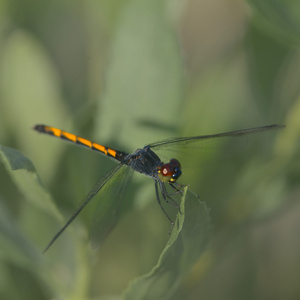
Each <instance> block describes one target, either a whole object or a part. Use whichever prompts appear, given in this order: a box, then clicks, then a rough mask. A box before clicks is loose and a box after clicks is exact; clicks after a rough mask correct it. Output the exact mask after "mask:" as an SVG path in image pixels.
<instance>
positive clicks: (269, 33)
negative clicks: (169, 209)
mask: <svg viewBox="0 0 300 300" xmlns="http://www.w3.org/2000/svg"><path fill="white" fill-rule="evenodd" d="M0 29H1V30H0V144H1V145H2V146H6V147H10V148H15V149H18V150H19V151H20V152H22V153H23V154H24V155H26V157H27V158H28V159H29V160H28V161H26V160H23V161H19V160H20V156H19V154H18V153H15V152H9V153H10V155H11V157H10V158H11V159H12V160H13V163H14V164H15V165H18V163H20V164H22V163H25V168H26V169H28V170H29V171H30V172H29V173H30V175H28V174H29V173H28V174H27V173H26V172H25V173H18V172H19V171H13V172H11V171H10V169H9V168H8V167H7V164H5V159H3V162H4V164H1V165H0V206H1V208H0V279H1V280H0V298H1V299H72V300H73V299H122V293H123V291H124V290H125V289H126V288H128V286H130V282H131V281H132V280H133V279H135V278H137V277H138V276H141V275H143V274H145V273H147V272H149V271H150V270H151V268H152V267H153V266H154V265H155V264H156V263H157V261H158V258H159V255H160V253H161V251H162V250H163V249H164V246H165V244H166V243H167V240H168V235H167V232H168V230H169V223H168V221H167V220H166V218H165V217H164V215H163V214H162V212H161V210H160V208H159V207H158V205H157V203H156V200H155V194H154V186H153V182H152V180H150V179H148V178H143V176H139V175H137V176H134V180H133V182H132V184H131V187H130V191H129V196H130V197H131V199H132V200H133V201H134V202H133V203H134V204H133V207H132V208H131V210H130V211H129V212H128V214H127V215H126V216H125V217H124V218H123V219H122V220H121V221H120V224H119V225H118V226H117V227H116V229H115V230H114V231H113V232H112V233H111V235H110V236H109V237H108V239H107V240H106V242H105V243H104V244H103V245H101V247H99V248H98V249H96V250H94V249H92V248H91V246H90V243H89V237H88V232H89V220H90V219H91V218H92V214H91V213H89V211H88V210H87V212H86V213H83V214H82V215H80V216H79V217H78V219H77V220H76V221H75V222H74V224H72V226H70V228H69V229H68V230H67V231H66V232H65V233H64V234H63V236H61V238H60V239H59V240H57V242H56V243H55V244H54V245H53V247H52V248H51V249H50V250H49V252H47V253H46V254H44V255H42V254H41V252H42V250H43V248H44V247H45V246H46V245H47V243H48V242H49V241H50V239H51V238H52V236H53V235H54V233H55V232H56V231H57V230H58V229H59V228H60V227H61V225H62V224H63V222H64V220H66V219H67V218H68V217H69V216H70V214H71V213H72V211H73V210H74V209H75V208H76V206H77V205H78V203H79V202H80V200H82V199H83V197H84V196H85V195H86V193H87V192H88V191H89V189H90V188H91V187H92V186H93V185H94V184H95V183H96V182H97V180H98V179H99V178H101V176H102V175H104V174H105V173H106V172H107V170H109V168H110V167H112V166H113V165H114V163H113V162H112V161H110V160H108V159H107V158H105V157H101V156H100V155H99V154H97V153H93V152H92V151H88V150H84V149H82V148H80V147H76V146H72V145H70V144H67V143H65V142H63V141H59V140H57V139H56V140H55V139H52V138H50V137H47V136H42V135H39V134H37V133H36V132H34V131H33V130H31V128H32V127H33V126H34V125H35V124H39V123H41V124H47V125H51V126H55V127H58V128H62V129H64V130H67V131H69V132H72V133H75V134H78V135H80V136H82V137H86V138H89V139H92V140H94V141H98V142H100V143H103V144H104V145H108V146H111V147H116V148H117V149H120V150H124V151H129V152H132V151H134V150H135V149H137V148H139V147H142V146H144V145H145V144H147V143H151V142H154V141H156V140H160V139H164V138H169V137H173V136H193V135H204V134H213V133H220V132H225V131H230V130H237V129H243V128H250V127H256V126H263V125H267V124H273V123H279V124H285V125H287V127H286V128H285V129H284V130H281V131H278V132H270V134H268V133H266V134H263V135H260V137H258V138H257V140H256V139H253V143H252V141H251V147H248V146H246V147H244V149H241V150H242V151H239V149H237V151H236V153H238V156H236V157H234V158H233V159H232V160H230V162H224V163H220V164H219V163H212V164H208V165H207V166H206V165H205V166H203V167H202V166H201V165H199V164H198V163H197V162H196V161H191V162H190V163H191V165H193V166H194V168H191V170H190V172H189V171H188V170H187V171H186V172H185V173H184V174H185V177H184V182H183V183H185V184H190V185H191V189H192V190H193V191H194V192H196V193H198V194H199V195H200V198H201V200H202V201H204V202H205V203H206V205H207V207H208V208H211V210H210V218H211V225H212V231H211V236H210V240H209V241H208V243H207V245H206V248H205V251H204V252H203V253H202V255H199V258H198V260H197V263H195V265H194V266H193V267H192V268H189V269H188V270H187V271H186V272H185V273H183V274H182V278H181V280H180V281H179V282H177V284H176V289H175V288H174V289H173V290H170V292H169V295H168V297H169V298H170V299H175V300H176V299H191V300H192V299H210V300H211V299H299V298H300V285H299V282H300V239H299V231H300V203H299V196H300V189H299V178H300V171H299V170H300V156H299V133H300V97H299V96H300V93H299V92H300V84H299V83H300V82H299V78H300V55H299V49H300V38H299V37H300V2H297V1H276V2H275V1H263V2H262V1H256V0H248V1H242V0H227V1H224V0H210V1H209V0H189V1H188V0H186V1H183V0H181V1H180V0H168V1H163V0H127V1H124V0H122V1H121V0H120V1H119V0H111V1H102V0H98V1H91V0H87V1H79V0H73V1H42V0H40V1H38V0H24V1H17V0H10V1H8V0H2V1H1V2H0ZM1 149H2V151H4V150H5V149H6V150H7V148H1ZM3 149H4V150H3ZM224 151H225V149H220V152H219V153H218V154H217V156H218V160H217V161H220V162H221V161H222V159H219V158H222V155H220V156H219V154H220V153H222V152H224ZM226 151H234V152H235V149H232V147H231V148H229V150H228V149H227V148H226ZM4 152H5V151H4ZM14 155H15V156H14ZM225 156H227V155H225ZM208 158H209V161H210V158H215V157H212V156H211V155H210V154H209V153H208ZM30 161H31V162H32V164H33V165H34V167H35V169H34V167H33V165H31V163H30ZM211 161H213V159H211ZM23 167H24V166H23ZM34 170H36V171H34ZM16 174H17V175H16ZM18 174H19V175H18ZM26 174H27V175H28V176H26ZM37 174H38V175H37ZM39 180H40V181H41V182H42V186H43V187H42V186H40V187H39V188H37V186H38V185H37V184H35V186H34V187H31V185H30V184H31V181H35V182H37V183H39V182H40V181H39ZM199 234H201V232H200V233H199ZM197 239H201V237H200V236H198V235H197V234H195V240H197ZM192 246H193V245H191V247H192ZM178 255H179V256H180V253H178ZM162 286H163V285H162ZM152 288H153V289H155V286H154V287H152ZM158 295H159V294H158ZM132 299H133V298H132ZM136 299H146V298H139V297H138V296H136ZM156 299H160V298H159V296H157V298H156ZM164 299H166V298H164Z"/></svg>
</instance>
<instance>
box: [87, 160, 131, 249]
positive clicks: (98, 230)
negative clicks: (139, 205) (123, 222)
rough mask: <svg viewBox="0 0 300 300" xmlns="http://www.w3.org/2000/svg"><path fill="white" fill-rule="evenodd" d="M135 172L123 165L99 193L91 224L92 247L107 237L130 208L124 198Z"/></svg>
mask: <svg viewBox="0 0 300 300" xmlns="http://www.w3.org/2000/svg"><path fill="white" fill-rule="evenodd" d="M133 172H134V171H133V169H132V168H130V167H128V166H127V165H121V167H120V168H118V169H117V170H116V172H114V174H113V176H110V178H109V180H108V181H106V184H105V186H103V188H102V189H101V191H100V192H99V194H98V195H97V198H99V201H97V203H95V207H94V217H93V220H92V226H91V242H92V247H96V246H98V245H99V244H100V243H101V242H102V241H103V240H104V239H105V238H106V236H107V235H108V234H109V232H110V231H111V230H112V229H113V228H114V226H115V225H116V223H117V222H118V220H119V219H120V218H121V217H122V216H123V215H124V213H125V212H126V210H127V209H128V208H129V206H130V202H124V201H122V200H123V199H124V196H125V193H126V191H127V188H128V186H129V183H130V181H131V178H132V175H133Z"/></svg>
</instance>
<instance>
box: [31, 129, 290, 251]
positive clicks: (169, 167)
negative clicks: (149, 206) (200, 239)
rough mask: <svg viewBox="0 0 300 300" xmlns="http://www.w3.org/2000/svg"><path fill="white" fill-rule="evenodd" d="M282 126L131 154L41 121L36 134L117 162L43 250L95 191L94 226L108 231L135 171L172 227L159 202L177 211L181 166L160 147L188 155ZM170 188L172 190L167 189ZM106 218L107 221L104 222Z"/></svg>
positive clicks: (176, 141) (173, 141)
mask: <svg viewBox="0 0 300 300" xmlns="http://www.w3.org/2000/svg"><path fill="white" fill-rule="evenodd" d="M283 127H285V126H284V125H278V124H273V125H267V126H262V127H255V128H249V129H243V130H237V131H230V132H225V133H219V134H211V135H202V136H192V137H178V138H170V139H165V140H162V141H158V142H154V143H151V144H148V145H146V146H144V147H143V148H141V149H137V150H136V151H135V152H133V153H127V152H124V151H119V150H116V149H113V148H110V147H107V146H104V145H102V144H98V143H95V142H92V141H91V140H88V139H85V138H82V137H80V136H77V135H74V134H72V133H69V132H66V131H64V130H61V129H58V128H54V127H51V126H47V125H41V124H39V125H36V126H34V128H33V129H34V130H36V131H38V132H39V133H43V134H48V135H51V136H54V137H57V138H60V139H63V140H66V141H68V142H72V143H74V144H77V145H80V146H84V147H86V148H89V149H92V150H94V151H96V152H98V153H100V154H102V155H104V156H107V157H110V158H111V159H113V160H115V161H116V162H118V164H117V165H116V166H115V167H113V168H112V169H111V170H110V171H109V172H108V173H107V174H106V175H105V176H104V177H102V178H101V179H100V181H98V182H97V183H96V184H95V185H94V187H93V188H92V189H91V190H90V192H89V193H88V194H87V195H86V197H85V198H84V199H83V201H82V202H81V204H80V205H79V207H78V208H77V209H76V210H75V211H74V213H73V214H72V215H71V217H70V218H69V219H68V220H67V222H66V223H65V225H64V226H63V227H62V228H61V229H60V230H59V231H58V232H57V233H56V234H55V235H54V237H53V238H52V239H51V240H50V242H49V243H48V245H47V246H46V248H45V249H44V251H43V252H44V253H45V252H46V251H47V250H48V249H49V248H50V247H51V246H52V245H53V243H54V242H55V241H56V240H57V238H58V237H59V236H60V235H61V234H62V233H63V232H64V231H65V229H66V228H67V227H68V226H69V225H70V224H71V223H72V222H73V221H74V219H75V218H76V217H77V216H78V215H79V214H80V212H81V211H82V210H83V209H84V208H85V207H86V206H87V205H88V204H89V203H90V201H91V200H92V199H93V198H94V197H95V196H96V194H98V193H99V192H101V193H100V194H101V195H100V201H103V203H104V204H103V205H102V208H101V206H100V208H101V209H100V210H99V211H98V213H99V214H100V216H99V218H98V220H100V221H99V224H97V226H98V227H101V226H103V227H106V228H103V232H104V234H103V236H106V235H107V234H108V232H109V231H110V230H111V227H112V226H113V225H112V224H114V223H115V222H114V221H112V220H111V219H114V220H115V221H116V220H117V218H118V208H117V207H113V205H116V204H117V202H120V201H121V200H122V199H123V198H124V195H125V191H126V189H127V187H128V185H129V183H130V180H131V178H132V175H133V173H134V172H139V173H141V174H144V175H146V176H148V177H150V178H152V179H153V180H154V186H155V193H156V199H157V202H158V204H159V206H160V208H161V209H162V211H163V213H164V214H165V216H166V217H167V219H168V220H169V221H170V223H171V229H170V230H172V228H173V226H174V221H173V219H172V218H171V217H170V216H169V214H168V213H167V211H166V209H165V208H164V206H163V205H162V201H164V203H167V204H170V205H172V206H174V207H176V208H177V209H178V211H179V213H180V206H179V204H178V203H177V201H175V199H174V195H175V194H180V193H181V188H182V187H183V186H185V185H183V184H179V183H178V182H177V180H178V179H179V178H180V176H181V175H182V165H181V163H180V160H179V158H178V157H175V156H174V157H171V158H170V159H169V160H168V161H162V159H161V157H160V156H159V155H158V154H157V153H159V151H161V150H163V151H165V152H169V153H172V154H173V153H175V155H176V151H177V153H178V152H180V151H181V150H183V149H184V150H185V152H186V153H187V154H186V155H187V156H189V153H192V152H194V153H196V154H197V152H199V150H200V149H201V147H205V145H207V144H209V143H211V144H219V143H220V142H222V141H224V140H228V139H230V141H229V143H231V140H232V139H233V138H241V137H248V136H252V135H253V134H256V133H261V132H265V131H270V130H276V129H280V128H283ZM169 156H170V155H169ZM170 189H171V191H173V192H170ZM105 203H111V205H105ZM108 219H110V220H109V221H108ZM107 221H108V222H107ZM107 224H108V225H107Z"/></svg>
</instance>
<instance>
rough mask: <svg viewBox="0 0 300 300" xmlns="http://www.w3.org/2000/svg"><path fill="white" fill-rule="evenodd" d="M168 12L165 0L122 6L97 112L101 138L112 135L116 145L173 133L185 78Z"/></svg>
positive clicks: (135, 1) (135, 0)
mask: <svg viewBox="0 0 300 300" xmlns="http://www.w3.org/2000/svg"><path fill="white" fill-rule="evenodd" d="M166 13H167V5H166V1H161V0H152V1H140V0H131V1H128V4H127V5H126V6H124V7H123V11H122V12H121V13H120V19H119V22H118V27H117V30H116V32H115V35H114V37H113V40H112V46H111V48H112V49H111V54H110V64H109V69H108V71H107V77H106V88H105V94H104V95H103V99H102V102H101V105H99V110H98V112H97V115H96V120H97V124H96V130H97V132H101V138H102V139H106V140H109V139H111V138H112V137H114V139H115V140H117V141H118V144H119V145H125V146H127V147H132V146H133V145H135V146H134V147H138V146H139V147H140V146H142V145H144V144H145V143H147V142H151V140H153V139H154V137H155V139H161V138H164V137H166V136H167V135H170V134H171V135H174V130H175V129H177V128H176V126H178V123H176V124H175V125H174V118H176V116H178V115H179V114H180V110H181V108H182V106H181V103H182V100H183V97H182V95H183V83H184V81H183V71H182V66H181V60H180V53H179V48H178V44H177V41H176V39H175V35H174V32H173V31H172V30H171V27H170V24H168V22H167V18H166ZM170 103H171V105H170ZM128 116H130V117H128Z"/></svg>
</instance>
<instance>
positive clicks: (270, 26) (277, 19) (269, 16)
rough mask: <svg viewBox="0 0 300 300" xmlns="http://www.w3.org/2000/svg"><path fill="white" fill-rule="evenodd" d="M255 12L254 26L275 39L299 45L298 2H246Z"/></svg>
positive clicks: (299, 18) (250, 0)
mask: <svg viewBox="0 0 300 300" xmlns="http://www.w3.org/2000/svg"><path fill="white" fill-rule="evenodd" d="M248 2H249V4H250V5H251V7H252V8H253V10H254V12H255V18H256V19H255V20H256V24H257V25H258V26H259V27H260V28H261V29H262V30H264V31H267V32H269V33H270V34H271V35H272V36H274V37H275V38H277V39H281V40H284V41H289V42H290V43H293V44H295V43H296V44H297V45H299V43H300V2H299V1H283V0H279V1H272V0H267V1H259V0H248Z"/></svg>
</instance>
